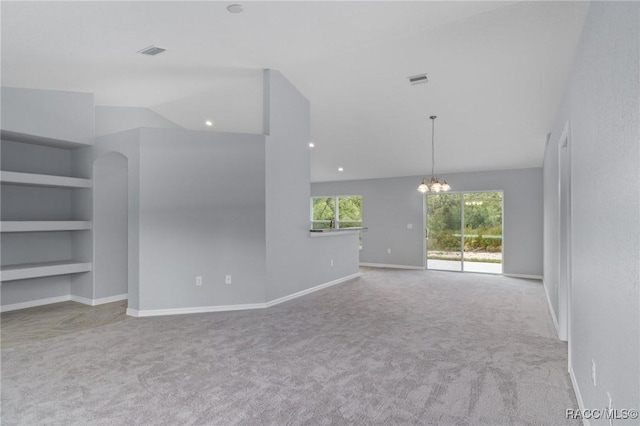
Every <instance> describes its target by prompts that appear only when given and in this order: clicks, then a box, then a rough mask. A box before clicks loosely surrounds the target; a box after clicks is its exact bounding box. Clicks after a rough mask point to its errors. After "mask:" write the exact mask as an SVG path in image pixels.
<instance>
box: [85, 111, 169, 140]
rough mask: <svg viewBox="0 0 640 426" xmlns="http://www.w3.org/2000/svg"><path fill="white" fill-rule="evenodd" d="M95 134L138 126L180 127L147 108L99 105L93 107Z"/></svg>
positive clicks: (101, 134)
mask: <svg viewBox="0 0 640 426" xmlns="http://www.w3.org/2000/svg"><path fill="white" fill-rule="evenodd" d="M95 122H96V136H103V135H108V134H111V133H118V132H122V131H124V130H132V129H137V128H139V127H153V128H164V129H180V128H181V127H180V126H178V125H177V124H176V123H174V122H173V121H171V120H168V119H166V118H165V117H163V116H161V115H160V114H158V113H157V112H154V111H151V110H150V109H149V108H142V107H120V106H101V105H97V106H96V107H95Z"/></svg>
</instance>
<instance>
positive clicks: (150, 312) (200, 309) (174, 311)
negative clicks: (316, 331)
mask: <svg viewBox="0 0 640 426" xmlns="http://www.w3.org/2000/svg"><path fill="white" fill-rule="evenodd" d="M360 275H361V273H360V272H357V273H355V274H352V275H347V276H346V277H342V278H338V279H337V280H333V281H329V282H327V283H324V284H320V285H317V286H315V287H311V288H308V289H306V290H302V291H299V292H297V293H293V294H290V295H288V296H284V297H281V298H279V299H274V300H271V301H269V302H266V303H247V304H243V305H219V306H196V307H191V308H170V309H146V310H140V309H131V308H127V315H130V316H132V317H155V316H161V315H182V314H201V313H207V312H227V311H244V310H247V309H265V308H270V307H272V306H275V305H277V304H280V303H283V302H287V301H289V300H291V299H295V298H298V297H301V296H304V295H307V294H309V293H313V292H314V291H318V290H322V289H324V288H327V287H331V286H334V285H336V284H340V283H343V282H345V281H349V280H352V279H354V278H358V277H359V276H360Z"/></svg>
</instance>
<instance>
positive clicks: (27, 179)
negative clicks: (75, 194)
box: [0, 171, 91, 188]
mask: <svg viewBox="0 0 640 426" xmlns="http://www.w3.org/2000/svg"><path fill="white" fill-rule="evenodd" d="M0 183H2V184H3V185H25V186H41V187H45V188H91V180H89V179H81V178H74V177H67V176H53V175H41V174H36V173H21V172H9V171H2V172H0Z"/></svg>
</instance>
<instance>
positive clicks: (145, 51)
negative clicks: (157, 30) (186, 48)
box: [137, 46, 167, 56]
mask: <svg viewBox="0 0 640 426" xmlns="http://www.w3.org/2000/svg"><path fill="white" fill-rule="evenodd" d="M165 50H167V49H163V48H161V47H156V46H149V47H145V48H144V49H142V50H138V52H137V53H142V54H143V55H149V56H155V55H157V54H158V53H162V52H164V51H165Z"/></svg>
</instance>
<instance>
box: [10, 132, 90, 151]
mask: <svg viewBox="0 0 640 426" xmlns="http://www.w3.org/2000/svg"><path fill="white" fill-rule="evenodd" d="M0 136H1V137H2V140H7V141H12V142H22V143H30V144H32V145H41V146H50V147H53V148H64V149H74V148H81V147H83V146H92V145H91V144H88V143H82V142H74V141H65V140H62V139H55V138H48V137H46V136H38V135H31V134H28V133H21V132H13V131H11V130H2V131H1V132H0Z"/></svg>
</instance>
